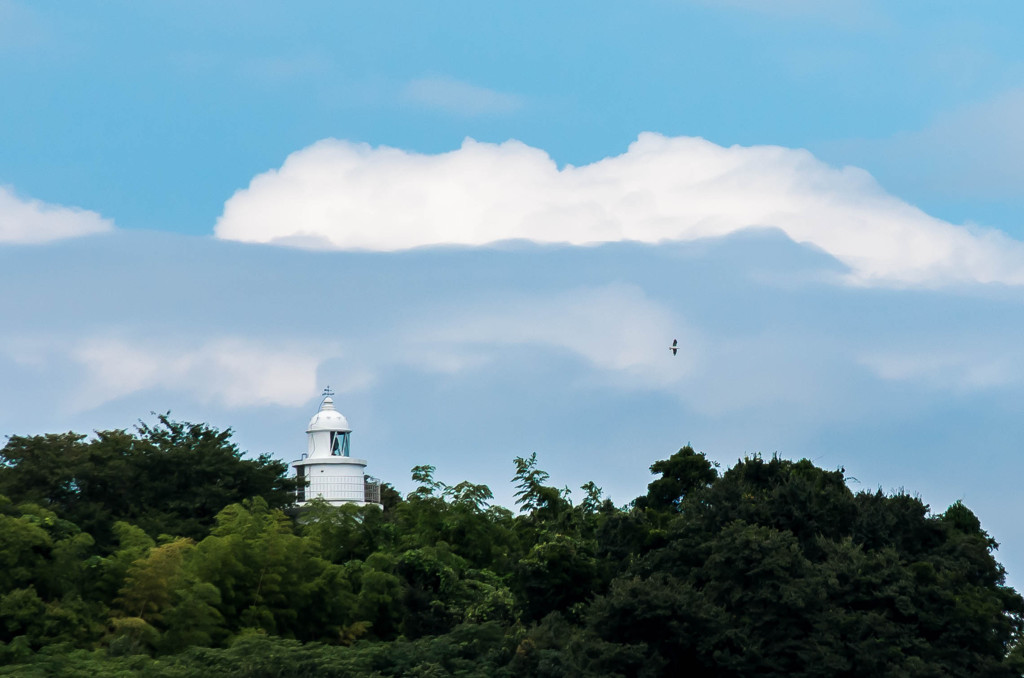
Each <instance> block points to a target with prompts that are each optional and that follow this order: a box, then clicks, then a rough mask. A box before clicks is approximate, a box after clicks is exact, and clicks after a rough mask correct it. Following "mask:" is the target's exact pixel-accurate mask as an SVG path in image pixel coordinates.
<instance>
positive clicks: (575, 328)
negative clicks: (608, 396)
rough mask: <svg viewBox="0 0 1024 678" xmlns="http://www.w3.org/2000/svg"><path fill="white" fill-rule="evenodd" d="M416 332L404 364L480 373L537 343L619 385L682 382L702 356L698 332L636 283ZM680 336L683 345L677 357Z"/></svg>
mask: <svg viewBox="0 0 1024 678" xmlns="http://www.w3.org/2000/svg"><path fill="white" fill-rule="evenodd" d="M414 334H415V335H416V336H417V340H416V342H415V344H412V346H413V348H412V349H411V350H410V351H409V352H408V353H407V354H406V355H405V357H404V358H403V360H406V361H408V362H409V363H411V364H414V365H416V366H418V367H420V368H427V369H434V370H437V371H440V372H458V371H463V370H466V369H473V368H477V367H480V366H481V365H483V364H486V363H487V362H489V361H490V360H491V359H494V358H495V357H496V356H498V355H500V353H501V352H502V351H506V350H508V349H509V348H510V347H512V346H514V345H532V346H541V347H547V348H553V349H556V350H561V351H566V352H569V353H572V354H575V355H577V356H579V357H580V358H582V359H583V360H585V361H586V362H587V363H589V364H590V365H591V366H593V367H594V368H596V369H597V370H598V372H599V373H601V374H604V375H606V376H611V377H612V378H613V379H614V380H615V381H616V383H618V384H619V385H622V386H627V387H641V388H662V387H666V386H669V385H671V384H674V383H678V382H679V381H680V380H681V379H682V378H684V377H685V376H686V374H687V373H688V372H689V371H690V370H691V369H692V365H693V360H694V358H695V354H696V353H697V352H698V349H697V347H696V344H697V339H696V336H695V334H694V333H693V332H692V331H690V330H688V329H686V328H681V327H680V323H679V321H678V320H676V319H675V318H674V317H673V315H672V314H671V313H669V312H668V311H667V310H666V309H664V308H663V307H662V306H660V305H659V304H657V303H655V302H653V301H651V300H650V299H648V298H647V297H646V295H645V294H644V293H643V291H642V290H640V289H639V288H637V287H634V286H632V285H608V286H604V287H597V288H581V289H577V290H571V291H568V292H563V293H560V294H557V295H553V296H550V297H542V298H528V299H527V298H521V299H506V300H501V301H495V303H493V304H489V305H488V306H487V307H486V308H472V309H470V310H469V311H466V310H462V311H460V312H459V313H457V314H455V315H454V316H453V317H451V318H449V319H447V320H444V321H441V322H440V323H437V322H434V323H432V326H431V327H428V328H422V329H420V330H417V331H416V332H415V333H414ZM673 337H675V338H677V339H679V340H680V344H681V345H680V352H679V355H677V356H676V357H675V358H673V357H672V355H671V354H670V353H669V351H668V345H669V342H670V341H671V340H672V338H673Z"/></svg>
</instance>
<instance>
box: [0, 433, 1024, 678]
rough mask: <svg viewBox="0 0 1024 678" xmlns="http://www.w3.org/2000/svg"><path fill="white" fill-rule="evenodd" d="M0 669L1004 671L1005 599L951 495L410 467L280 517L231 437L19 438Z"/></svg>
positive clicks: (713, 475)
mask: <svg viewBox="0 0 1024 678" xmlns="http://www.w3.org/2000/svg"><path fill="white" fill-rule="evenodd" d="M0 457H2V460H3V462H4V463H3V466H2V467H0V493H2V495H3V496H2V498H0V675H23V676H35V675H38V676H86V675H88V676H104V675H110V676H113V675H125V674H129V673H130V674H138V675H144V676H193V675H225V676H308V675H318V676H321V675H322V676H446V675H451V676H455V675H458V676H680V675H686V676H698V677H699V676H724V677H742V676H753V675H758V676H761V675H780V676H781V675H785V676H850V677H851V678H852V677H853V676H865V675H881V676H922V677H923V676H965V675H971V676H991V677H993V678H997V677H1003V676H1019V675H1021V670H1022V667H1024V653H1022V650H1021V645H1020V640H1021V634H1022V631H1024V627H1022V615H1024V600H1022V599H1021V597H1020V596H1019V595H1018V594H1017V593H1016V591H1014V590H1013V589H1012V588H1009V587H1008V586H1006V584H1005V572H1004V570H1003V568H1002V566H1001V565H1000V564H999V563H998V562H997V561H996V559H995V557H994V551H995V548H996V544H995V542H994V541H993V540H992V539H991V538H990V537H989V536H988V534H986V533H985V531H984V530H983V528H982V526H981V522H980V521H979V520H978V518H977V516H975V515H974V514H973V513H972V512H971V511H970V509H968V508H967V507H966V506H964V505H963V504H962V503H960V502H957V503H955V504H953V505H952V506H950V507H948V508H947V509H946V510H945V511H943V512H941V513H933V512H931V511H930V510H929V508H928V506H927V505H925V504H924V503H923V502H922V501H921V500H920V499H919V498H916V497H914V496H911V495H908V494H905V493H896V494H884V493H882V492H880V491H878V492H856V493H855V492H853V491H851V489H850V488H849V487H848V485H847V483H846V480H845V478H844V475H843V472H842V470H835V471H830V470H825V469H821V468H818V467H816V466H815V465H814V464H812V463H811V462H809V461H807V460H799V461H790V460H786V459H782V458H779V457H772V458H770V459H765V458H762V457H759V456H751V457H746V458H744V459H742V460H740V461H738V462H737V463H736V464H735V465H733V466H732V467H731V468H728V469H726V470H724V471H722V470H721V469H719V468H718V467H717V466H716V465H715V464H713V463H711V462H710V461H709V460H708V459H707V458H706V457H705V456H704V455H703V454H701V453H699V452H696V451H695V450H694V449H693V448H691V447H689V446H687V447H684V448H683V449H681V450H679V451H678V452H677V453H675V454H673V455H671V456H670V457H669V458H668V459H665V460H663V461H658V462H656V463H655V464H653V465H652V466H651V471H652V473H653V474H654V476H655V477H654V479H653V480H652V482H651V483H650V486H649V488H648V492H647V493H646V494H645V495H643V496H641V497H638V498H636V500H634V501H633V502H631V503H630V504H628V505H626V506H621V507H617V506H615V505H613V504H612V502H611V501H610V500H608V499H607V498H606V497H604V496H603V493H602V491H601V490H600V488H598V487H597V486H596V485H594V484H593V483H587V484H586V485H584V486H583V487H582V488H581V493H579V494H578V495H577V496H579V497H581V498H580V499H579V500H578V501H574V495H573V493H571V492H569V491H568V490H567V489H564V488H563V489H559V488H557V487H555V486H552V485H550V484H549V480H550V478H549V475H548V474H547V473H546V472H544V471H543V470H541V469H540V467H539V462H538V460H537V457H536V455H530V456H524V457H519V458H516V459H515V460H514V461H513V467H512V473H513V477H512V482H513V484H514V487H515V496H516V500H517V505H518V509H519V510H518V512H513V511H512V510H509V509H507V508H503V507H500V506H496V505H494V504H493V503H492V499H493V495H492V493H491V490H490V489H489V488H488V487H486V486H484V485H477V484H473V483H471V482H468V481H465V482H460V483H458V484H455V485H448V484H445V483H443V482H440V481H438V480H435V478H434V471H435V469H434V468H433V467H432V466H429V465H422V466H417V467H416V468H414V469H413V471H412V478H413V482H414V485H415V487H416V489H415V490H414V491H412V492H410V493H409V494H408V495H407V496H405V497H401V496H400V495H398V493H397V492H395V491H394V490H393V489H390V488H389V491H388V492H387V493H386V494H387V497H388V499H387V501H386V502H385V506H384V508H383V510H382V509H381V508H379V507H377V506H368V507H357V506H353V505H346V506H341V507H332V506H329V505H327V504H325V503H323V502H313V504H312V505H311V506H309V507H308V508H306V509H304V510H302V511H299V512H296V511H294V510H290V509H289V510H286V509H288V507H289V504H290V500H291V497H292V496H293V494H292V491H293V488H294V486H293V483H292V481H290V480H288V479H287V478H286V477H285V471H286V468H285V467H284V465H283V464H282V463H280V462H277V461H274V460H272V459H270V458H268V457H259V458H257V459H255V460H250V459H245V458H244V457H243V455H241V454H240V453H239V451H238V450H237V448H236V447H235V446H234V445H233V444H232V443H231V441H230V431H216V430H214V429H212V428H210V427H208V426H205V425H201V424H200V425H196V424H186V423H180V422H174V421H171V420H170V419H169V418H167V417H160V418H159V419H158V423H157V424H156V425H155V426H153V427H150V426H147V425H141V426H139V427H138V428H137V429H135V430H134V431H132V432H128V431H108V432H101V433H98V434H97V435H96V436H95V437H94V438H92V439H88V440H87V439H86V438H85V437H83V436H80V435H77V434H71V433H69V434H60V435H47V436H35V437H12V438H10V439H9V441H8V443H7V446H6V447H4V448H3V450H2V451H0Z"/></svg>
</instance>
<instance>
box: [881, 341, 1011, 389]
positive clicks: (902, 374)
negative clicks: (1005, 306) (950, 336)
mask: <svg viewBox="0 0 1024 678" xmlns="http://www.w3.org/2000/svg"><path fill="white" fill-rule="evenodd" d="M861 363H862V364H863V365H864V366H865V367H867V368H868V369H870V370H871V371H872V372H873V373H874V374H875V375H877V376H878V377H880V378H882V379H885V380H888V381H902V382H913V383H919V384H922V385H925V386H928V387H930V388H933V389H939V390H943V391H954V392H974V391H984V390H988V389H992V388H998V387H1001V386H1007V385H1011V384H1015V383H1020V382H1021V381H1024V360H1022V356H1021V355H1020V351H1019V350H1018V351H1009V352H1008V351H1000V352H997V353H990V354H981V353H979V352H978V351H977V350H973V351H968V350H962V351H957V350H953V349H944V350H928V349H926V350H916V351H897V352H893V351H889V352H878V353H873V354H870V355H865V356H863V357H862V358H861Z"/></svg>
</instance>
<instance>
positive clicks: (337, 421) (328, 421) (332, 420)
mask: <svg viewBox="0 0 1024 678" xmlns="http://www.w3.org/2000/svg"><path fill="white" fill-rule="evenodd" d="M351 430H352V429H351V428H349V425H348V420H347V419H345V417H344V416H343V415H342V414H341V412H339V411H338V410H336V409H335V408H334V400H332V399H331V397H330V396H327V397H326V398H324V401H323V402H322V403H320V411H319V412H317V413H316V414H314V415H313V418H312V419H310V420H309V427H308V428H307V429H306V433H313V432H314V431H344V432H348V431H351Z"/></svg>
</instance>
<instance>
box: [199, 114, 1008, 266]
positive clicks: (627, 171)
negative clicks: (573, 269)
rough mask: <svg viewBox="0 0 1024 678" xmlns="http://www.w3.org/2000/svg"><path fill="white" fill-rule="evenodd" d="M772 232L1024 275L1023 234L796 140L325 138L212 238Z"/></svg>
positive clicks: (559, 239)
mask: <svg viewBox="0 0 1024 678" xmlns="http://www.w3.org/2000/svg"><path fill="white" fill-rule="evenodd" d="M751 227H774V228H778V229H781V230H782V231H783V232H785V233H786V234H787V235H788V237H789V238H791V239H792V240H794V241H796V242H798V243H803V244H807V245H811V246H814V247H817V248H820V249H821V250H823V251H825V252H827V253H828V254H830V255H831V256H833V257H835V258H836V259H838V260H839V261H841V262H842V263H844V264H845V265H846V266H847V267H849V269H850V273H849V275H848V277H847V281H848V282H851V283H854V284H861V285H894V286H914V285H921V286H932V285H942V284H948V283H955V282H982V283H990V282H999V283H1005V284H1013V285H1017V284H1024V243H1021V242H1018V241H1015V240H1012V239H1010V238H1009V237H1007V236H1005V235H1004V234H1002V233H1000V232H997V231H981V230H968V229H967V228H964V227H959V226H954V225H953V224H950V223H947V222H944V221H942V220H940V219H936V218H934V217H931V216H929V215H927V214H925V213H924V212H922V211H921V210H919V209H917V208H915V207H913V206H911V205H908V204H907V203H905V202H903V201H901V200H899V199H898V198H895V197H893V196H891V195H888V194H887V193H885V191H883V190H882V189H881V188H880V187H879V186H878V184H877V183H876V182H875V181H874V180H873V179H872V178H871V176H870V175H869V174H867V173H866V172H864V171H863V170H860V169H857V168H854V167H844V168H841V169H836V168H833V167H830V166H828V165H826V164H824V163H822V162H820V161H819V160H817V159H816V158H815V157H814V156H813V155H811V154H810V153H808V152H807V151H803V150H794V149H788V148H781V147H777V146H754V147H741V146H732V147H728V148H725V147H722V146H718V145H716V144H713V143H711V142H709V141H706V140H704V139H700V138H692V137H677V138H668V137H664V136H661V135H658V134H651V133H645V134H642V135H640V137H639V138H638V139H637V141H635V142H634V143H633V144H631V145H630V147H629V149H628V151H627V152H626V153H624V154H622V155H619V156H615V157H609V158H605V159H603V160H600V161H598V162H595V163H593V164H590V165H585V166H582V167H574V166H566V167H564V168H561V169H560V168H558V166H557V165H556V164H555V162H554V161H553V160H552V159H551V158H550V157H549V156H548V155H547V154H546V153H545V152H544V151H541V150H539V149H536V148H532V147H529V146H527V145H525V144H523V143H520V142H517V141H508V142H505V143H502V144H489V143H478V142H475V141H472V140H467V141H466V142H464V143H463V145H462V147H461V148H459V149H458V150H455V151H451V152H448V153H442V154H438V155H424V154H418V153H411V152H407V151H403V150H399V149H395V148H388V147H379V148H373V147H370V146H368V145H365V144H357V143H350V142H347V141H340V140H335V139H327V140H323V141H320V142H317V143H315V144H313V145H312V146H310V147H308V148H305V149H303V150H300V151H297V152H295V153H293V154H292V155H290V156H289V157H288V158H287V159H286V160H285V163H284V165H283V166H282V167H281V168H280V169H277V170H271V171H269V172H266V173H264V174H261V175H258V176H256V177H255V178H254V179H253V180H252V182H251V183H250V184H249V187H248V188H247V189H243V190H240V191H238V192H237V193H235V195H234V196H232V197H231V198H230V199H229V200H228V201H227V203H226V204H225V206H224V213H223V214H222V215H221V217H220V219H219V220H218V222H217V224H216V227H215V232H216V235H217V236H218V237H220V238H225V239H229V240H240V241H247V242H260V243H272V244H279V245H291V246H299V247H310V248H320V247H326V248H334V249H347V250H377V251H395V250H404V249H409V248H414V247H421V246H427V245H486V244H489V243H494V242H497V241H501V240H509V239H526V240H531V241H534V242H539V243H565V244H573V245H587V244H596V243H605V242H615V241H639V242H645V243H660V242H666V241H691V240H697V239H701V238H710V237H718V236H724V235H727V234H730V233H733V232H736V231H739V230H742V229H746V228H751Z"/></svg>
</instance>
